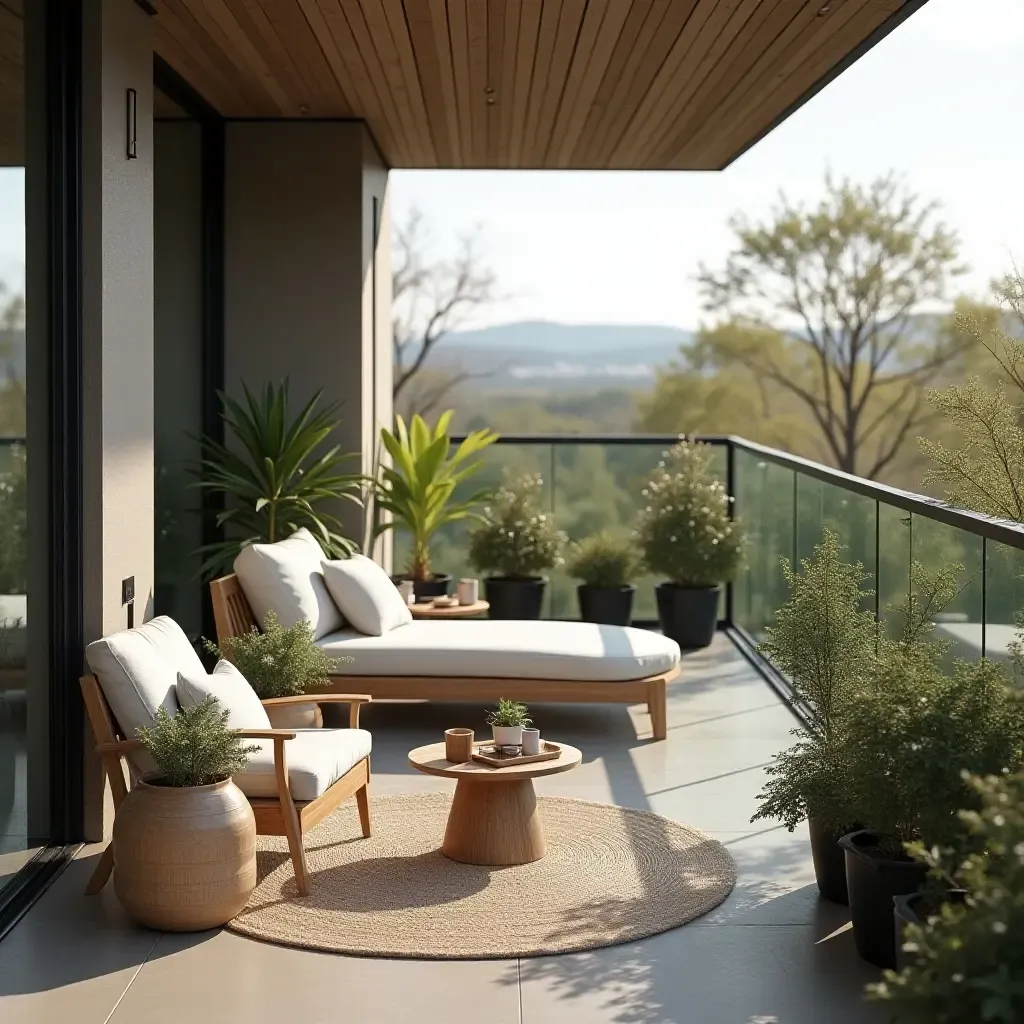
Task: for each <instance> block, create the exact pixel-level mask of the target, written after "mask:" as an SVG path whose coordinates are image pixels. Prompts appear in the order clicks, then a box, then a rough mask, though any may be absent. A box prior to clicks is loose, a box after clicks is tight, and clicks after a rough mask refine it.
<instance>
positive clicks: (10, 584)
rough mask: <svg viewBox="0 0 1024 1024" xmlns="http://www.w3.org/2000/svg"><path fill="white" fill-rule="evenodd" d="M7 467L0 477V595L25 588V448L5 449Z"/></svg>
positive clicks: (26, 504) (26, 514)
mask: <svg viewBox="0 0 1024 1024" xmlns="http://www.w3.org/2000/svg"><path fill="white" fill-rule="evenodd" d="M7 451H8V452H9V458H10V467H9V468H8V469H7V470H6V471H5V472H4V473H2V474H0V594H24V593H25V592H26V589H27V587H28V582H27V574H28V541H27V538H28V529H27V524H28V493H27V491H26V483H27V479H26V473H25V469H26V463H25V449H24V448H21V447H18V446H11V447H10V448H9V449H7Z"/></svg>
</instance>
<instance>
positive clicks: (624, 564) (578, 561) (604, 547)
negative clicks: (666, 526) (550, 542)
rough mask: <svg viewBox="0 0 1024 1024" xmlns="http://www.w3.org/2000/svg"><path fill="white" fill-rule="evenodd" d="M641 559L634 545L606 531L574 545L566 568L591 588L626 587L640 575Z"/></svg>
mask: <svg viewBox="0 0 1024 1024" xmlns="http://www.w3.org/2000/svg"><path fill="white" fill-rule="evenodd" d="M638 562H639V558H638V556H637V552H636V548H635V547H634V546H633V544H632V543H631V542H630V541H629V540H627V539H625V538H622V537H617V536H616V535H615V534H613V533H610V532H607V531H602V532H601V533H596V534H594V535H593V536H592V537H587V538H586V539H585V540H582V541H580V542H579V543H578V544H574V545H573V547H572V550H571V553H570V555H569V559H568V564H567V566H566V568H567V569H568V571H569V575H570V576H572V577H573V579H578V580H581V581H582V582H583V583H585V584H587V585H588V586H591V587H624V586H626V585H627V584H628V583H629V582H630V581H631V580H632V579H633V577H634V576H635V575H636V572H637V569H638V567H639V566H638Z"/></svg>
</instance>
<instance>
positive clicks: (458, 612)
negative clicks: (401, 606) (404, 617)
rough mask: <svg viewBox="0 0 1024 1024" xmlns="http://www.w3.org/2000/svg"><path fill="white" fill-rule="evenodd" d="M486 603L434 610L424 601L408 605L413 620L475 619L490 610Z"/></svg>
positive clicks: (431, 605) (456, 605) (455, 605)
mask: <svg viewBox="0 0 1024 1024" xmlns="http://www.w3.org/2000/svg"><path fill="white" fill-rule="evenodd" d="M490 607H491V606H490V604H488V602H487V601H477V602H476V604H453V605H451V606H450V607H448V608H435V607H434V605H433V604H431V603H430V602H429V601H426V602H424V603H422V604H411V605H409V611H411V612H412V617H413V618H414V619H475V618H476V617H477V616H478V615H484V614H485V613H486V612H487V609H488V608H490Z"/></svg>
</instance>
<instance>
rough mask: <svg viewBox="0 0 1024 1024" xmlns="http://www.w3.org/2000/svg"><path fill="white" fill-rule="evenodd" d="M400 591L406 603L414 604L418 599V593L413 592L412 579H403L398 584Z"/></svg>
mask: <svg viewBox="0 0 1024 1024" xmlns="http://www.w3.org/2000/svg"><path fill="white" fill-rule="evenodd" d="M398 592H399V593H400V594H401V595H402V600H403V601H405V603H406V604H412V603H413V602H414V601H415V600H416V595H415V593H414V592H413V585H412V580H402V582H401V583H399V584H398Z"/></svg>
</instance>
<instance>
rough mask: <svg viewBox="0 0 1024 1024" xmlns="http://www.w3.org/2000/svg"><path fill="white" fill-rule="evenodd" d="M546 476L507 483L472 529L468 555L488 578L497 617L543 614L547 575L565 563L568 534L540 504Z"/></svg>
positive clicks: (489, 598)
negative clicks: (565, 545)
mask: <svg viewBox="0 0 1024 1024" xmlns="http://www.w3.org/2000/svg"><path fill="white" fill-rule="evenodd" d="M543 486H544V481H543V479H542V478H541V477H539V476H525V477H523V478H522V479H521V480H518V481H516V482H515V483H512V484H507V485H505V486H504V487H502V488H501V489H500V490H499V491H498V493H497V495H496V497H495V500H494V502H493V504H492V505H490V506H489V507H487V508H485V509H484V522H483V524H482V525H481V526H480V527H478V528H477V529H476V530H474V531H473V534H472V537H471V538H470V544H469V560H470V562H471V563H472V565H473V566H475V567H476V569H477V570H479V571H480V572H486V573H489V574H490V575H488V576H487V577H486V578H485V579H484V592H485V596H486V598H487V601H488V602H489V603H490V606H491V607H490V617H491V618H492V619H539V618H540V611H541V606H542V604H543V602H544V590H545V588H546V587H547V582H548V579H547V577H546V576H544V575H543V573H544V571H545V570H547V569H553V568H554V567H555V566H556V565H559V564H560V563H561V560H562V559H561V550H562V546H563V545H564V543H565V536H564V534H562V533H561V532H560V531H559V530H557V529H555V523H554V518H553V517H552V515H551V514H550V513H547V512H544V511H542V509H541V505H540V496H541V490H542V488H543Z"/></svg>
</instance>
